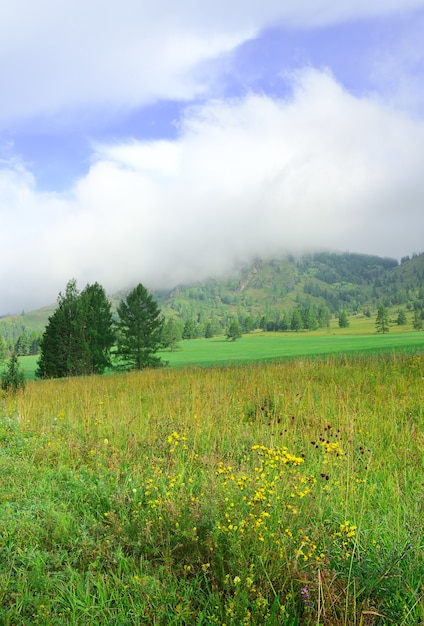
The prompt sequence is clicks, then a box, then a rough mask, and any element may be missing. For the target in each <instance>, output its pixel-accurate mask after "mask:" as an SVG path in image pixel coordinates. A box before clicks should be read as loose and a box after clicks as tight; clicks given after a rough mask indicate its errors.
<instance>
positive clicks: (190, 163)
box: [0, 70, 424, 310]
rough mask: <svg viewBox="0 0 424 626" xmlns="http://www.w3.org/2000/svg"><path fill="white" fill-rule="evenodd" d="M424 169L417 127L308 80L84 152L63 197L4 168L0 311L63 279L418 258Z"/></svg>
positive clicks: (315, 78) (311, 74) (190, 276)
mask: <svg viewBox="0 0 424 626" xmlns="http://www.w3.org/2000/svg"><path fill="white" fill-rule="evenodd" d="M423 161H424V124H423V123H422V122H420V121H411V120H409V119H408V118H407V117H406V116H405V115H402V114H401V113H398V112H395V111H393V110H390V109H389V108H386V107H384V106H383V105H382V104H381V103H380V102H378V101H377V100H373V99H371V98H369V99H365V98H362V99H359V98H356V97H354V96H352V95H350V94H348V93H347V92H346V91H344V90H343V88H342V87H341V86H340V85H339V84H337V83H336V81H335V80H334V78H333V77H332V76H331V75H330V74H328V73H322V72H317V71H312V70H309V71H304V72H302V73H300V74H298V75H297V77H296V78H295V81H294V91H293V96H292V98H290V99H287V100H286V101H277V100H272V99H271V98H269V97H265V96H263V97H261V96H257V95H250V96H248V97H246V98H244V99H240V100H234V101H231V102H228V101H227V102H224V101H213V102H210V103H208V104H206V105H205V106H203V107H200V108H198V109H190V110H188V112H187V116H186V119H185V121H184V123H183V125H182V127H181V129H180V136H179V138H178V139H177V140H175V141H161V142H144V143H143V142H136V141H133V142H131V143H127V144H121V145H110V146H96V154H95V155H94V157H93V163H92V166H91V168H90V170H89V172H88V173H87V175H86V176H85V177H84V178H82V179H81V180H79V182H78V184H77V185H76V186H75V188H74V189H73V191H72V194H70V195H64V194H63V195H60V194H40V193H38V192H37V191H36V189H35V187H34V181H33V180H32V178H31V176H30V174H28V172H26V171H25V170H24V169H22V168H19V167H15V168H11V169H9V170H7V171H6V170H3V172H2V176H3V178H2V179H1V180H0V190H1V191H0V193H2V194H3V196H2V197H1V198H0V207H2V208H1V213H0V233H1V234H0V245H1V248H0V249H1V251H2V252H1V257H2V258H1V263H0V283H1V285H2V296H3V298H4V302H7V303H10V304H8V305H7V306H5V305H4V304H3V305H2V306H1V308H0V310H2V309H3V310H10V308H11V307H12V306H13V308H14V309H16V310H19V309H21V308H25V309H27V310H28V308H29V307H33V306H39V305H42V304H45V303H46V302H50V301H53V300H54V299H55V297H56V295H57V293H58V291H59V290H60V289H63V288H64V286H65V284H66V282H67V280H68V279H69V278H71V277H76V278H77V279H78V281H79V282H80V285H81V286H83V285H84V284H85V283H86V282H87V281H88V282H93V281H95V280H97V281H99V282H100V283H102V284H103V285H104V286H105V288H106V289H107V290H108V291H113V290H115V289H119V288H121V287H123V286H125V285H127V284H129V283H130V282H136V281H142V282H143V283H145V284H146V285H147V286H148V287H150V288H155V287H160V286H171V285H173V284H176V283H178V282H183V281H185V280H187V281H189V280H194V279H196V278H199V279H200V278H202V277H206V276H208V275H214V274H216V273H219V272H223V271H225V270H228V268H231V267H232V264H233V263H234V261H235V260H242V259H249V258H251V257H252V256H255V255H261V256H269V255H271V254H279V253H284V252H287V251H292V252H302V251H305V250H311V249H323V248H330V249H337V250H351V251H357V252H367V253H375V254H381V255H388V256H397V257H400V256H403V255H405V254H408V253H410V252H412V251H414V250H416V251H418V250H420V249H421V247H422V233H423V232H424V212H423V211H422V198H423V197H424V180H423V178H422V171H421V169H422V168H421V164H422V162H423ZM34 215H36V219H34ZM10 232H16V233H18V236H17V237H16V238H15V237H14V239H13V241H12V242H9V241H8V235H7V233H10Z"/></svg>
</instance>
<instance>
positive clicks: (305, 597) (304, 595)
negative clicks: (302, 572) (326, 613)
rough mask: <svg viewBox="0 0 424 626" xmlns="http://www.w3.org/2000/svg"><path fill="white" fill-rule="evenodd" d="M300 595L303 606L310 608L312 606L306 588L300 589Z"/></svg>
mask: <svg viewBox="0 0 424 626" xmlns="http://www.w3.org/2000/svg"><path fill="white" fill-rule="evenodd" d="M300 595H301V596H302V599H303V601H304V603H305V606H309V607H311V606H312V602H311V596H310V594H309V591H308V589H307V587H302V589H301V592H300Z"/></svg>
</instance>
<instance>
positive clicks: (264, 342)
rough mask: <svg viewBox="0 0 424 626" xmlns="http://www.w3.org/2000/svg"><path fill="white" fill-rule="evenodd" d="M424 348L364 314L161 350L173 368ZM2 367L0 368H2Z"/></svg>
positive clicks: (31, 371) (31, 372) (29, 368)
mask: <svg viewBox="0 0 424 626" xmlns="http://www.w3.org/2000/svg"><path fill="white" fill-rule="evenodd" d="M423 349H424V332H416V331H412V330H411V328H410V326H405V327H398V326H396V327H395V328H394V329H392V331H391V332H389V333H386V334H384V335H381V334H377V333H376V332H375V329H374V328H373V322H372V320H371V321H370V320H369V319H368V318H366V317H364V316H361V317H359V318H358V319H356V320H355V321H354V324H353V325H352V327H349V328H347V329H340V328H338V327H336V325H335V322H334V320H333V326H332V328H331V329H330V331H312V332H300V333H265V332H258V331H256V332H254V333H251V334H247V335H243V337H242V338H241V339H239V340H237V341H235V342H233V341H226V339H225V337H214V338H212V339H192V340H189V341H181V342H180V343H179V344H178V348H177V349H176V350H175V351H174V352H170V351H169V350H166V351H163V352H162V353H161V357H162V359H163V360H164V361H165V362H167V363H168V365H169V366H170V367H186V366H202V367H205V366H208V367H209V366H213V365H229V364H236V363H247V362H256V361H272V360H283V359H288V358H297V357H305V356H323V355H331V354H338V353H341V354H350V353H358V352H359V353H367V354H370V353H381V352H386V351H389V352H399V351H404V352H410V353H413V352H415V351H417V350H423ZM37 360H38V356H29V357H21V359H20V363H21V366H22V368H23V370H24V372H25V377H26V378H27V379H33V378H34V376H35V370H36V367H37ZM1 369H2V368H1V366H0V371H1Z"/></svg>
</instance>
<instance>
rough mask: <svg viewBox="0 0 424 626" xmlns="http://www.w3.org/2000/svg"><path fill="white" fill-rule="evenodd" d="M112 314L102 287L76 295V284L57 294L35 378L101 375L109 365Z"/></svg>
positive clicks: (87, 287)
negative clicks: (56, 302) (56, 301)
mask: <svg viewBox="0 0 424 626" xmlns="http://www.w3.org/2000/svg"><path fill="white" fill-rule="evenodd" d="M113 341H114V334H113V331H112V314H111V309H110V303H109V301H108V299H107V297H106V294H105V292H104V289H103V287H101V286H100V285H99V284H98V283H95V284H93V285H87V286H86V287H85V289H84V290H83V291H82V292H81V293H79V292H78V289H77V285H76V281H75V280H71V281H69V283H68V284H67V286H66V291H65V294H62V293H60V294H59V297H58V307H57V309H56V310H55V311H54V313H53V314H52V315H51V316H50V317H49V323H48V325H47V327H46V330H45V332H44V335H43V337H42V340H41V344H40V349H41V356H40V359H39V361H38V370H37V376H38V377H40V378H50V377H52V378H61V377H65V376H75V375H81V374H93V373H98V374H101V373H103V372H104V370H105V368H106V367H108V366H109V365H110V349H111V347H112V345H113Z"/></svg>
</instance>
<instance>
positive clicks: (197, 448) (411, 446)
mask: <svg viewBox="0 0 424 626" xmlns="http://www.w3.org/2000/svg"><path fill="white" fill-rule="evenodd" d="M421 335H422V334H421V333H417V334H415V335H414V337H415V338H416V340H418V339H419V337H421ZM405 337H406V335H405ZM257 339H258V340H259V341H261V338H260V337H258V338H257ZM299 339H301V338H300V337H299ZM317 339H318V338H317ZM387 339H389V336H385V337H375V339H374V340H375V341H376V340H387ZM390 339H393V340H395V339H396V336H395V335H393V336H392V335H390ZM273 340H274V339H273ZM281 340H282V343H284V344H285V345H286V349H287V345H288V343H289V340H290V337H287V338H284V337H281ZM322 340H323V341H326V342H330V341H331V337H323V338H322ZM254 341H255V338H254V337H253V336H252V338H250V337H249V338H247V337H244V338H243V339H242V340H241V341H239V342H236V343H235V344H227V343H225V342H216V343H217V345H219V346H220V348H222V349H224V350H231V349H238V350H241V347H242V346H243V345H244V344H245V345H248V344H249V345H253V344H254ZM310 341H311V338H310V337H309V338H305V345H306V344H307V343H308V342H310ZM349 341H353V338H349ZM362 341H363V340H362ZM189 343H190V345H195V344H194V343H192V342H189ZM205 343H206V342H205ZM212 343H213V342H211V345H212ZM406 345H407V344H402V347H403V348H405V346H406ZM408 345H409V344H408ZM411 345H412V344H411ZM417 345H418V344H417V343H415V348H417ZM184 349H185V348H184ZM187 349H188V348H187ZM366 349H368V348H364V347H363V346H362V347H361V350H366ZM370 349H371V353H369V354H368V355H363V354H361V355H359V354H356V355H355V354H351V355H350V356H349V357H345V358H343V359H340V358H338V357H336V356H334V357H332V356H326V357H322V358H318V357H316V356H315V357H314V358H309V357H307V356H303V357H302V358H301V359H300V358H297V359H296V358H292V359H290V360H286V361H280V362H272V363H264V362H262V363H260V362H258V363H256V364H255V363H249V364H244V365H243V364H240V365H236V366H232V367H223V366H220V367H218V368H214V367H209V368H208V369H207V371H205V370H203V369H199V368H184V367H178V368H177V367H170V368H165V369H161V370H154V371H142V372H139V373H136V372H133V373H127V374H117V375H114V376H103V377H94V376H93V377H86V378H75V379H66V380H56V381H28V383H27V387H26V389H25V390H24V391H23V392H20V393H19V394H18V395H16V396H3V397H2V398H1V400H0V472H1V476H2V481H1V484H0V624H2V625H4V626H12V625H14V626H17V625H20V624H22V625H24V626H29V625H32V624H37V625H44V624H45V625H49V626H50V625H51V626H62V625H63V624H67V625H69V626H71V625H76V626H80V625H81V626H82V625H84V626H98V625H99V624H107V625H111V626H112V625H114V626H126V625H140V624H145V625H151V624H152V625H163V626H168V625H181V626H182V625H191V624H192V625H193V626H194V625H197V626H199V625H207V626H209V625H211V624H219V625H221V626H223V625H224V624H225V625H226V626H240V625H249V624H251V625H262V624H271V625H283V626H284V625H286V626H295V625H312V624H314V625H318V624H321V625H324V626H338V625H345V626H347V625H357V626H371V625H386V624H387V625H389V624H397V625H398V626H416V625H417V624H420V623H423V620H424V599H423V592H424V588H423V581H424V558H423V557H424V554H423V550H424V541H423V526H422V520H423V517H424V508H423V502H424V500H423V487H424V483H423V476H424V455H423V449H424V439H423V430H424V405H423V400H422V398H423V394H422V390H423V372H424V357H423V355H422V352H419V351H418V350H417V349H415V351H416V354H407V353H406V352H404V351H400V352H393V351H392V349H393V346H391V345H387V350H388V351H387V352H383V353H380V354H378V355H374V354H372V351H373V350H374V348H370ZM258 351H259V349H258ZM181 353H182V352H181ZM181 353H180V354H181ZM175 354H176V355H177V353H175ZM314 354H315V353H314ZM225 360H229V359H228V358H226V359H224V361H225Z"/></svg>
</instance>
